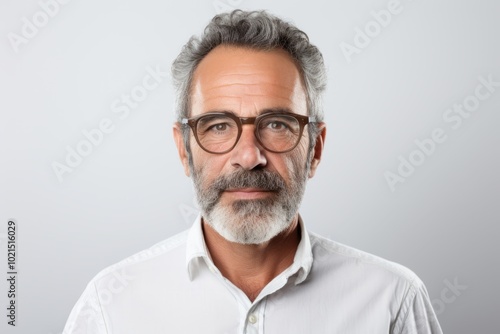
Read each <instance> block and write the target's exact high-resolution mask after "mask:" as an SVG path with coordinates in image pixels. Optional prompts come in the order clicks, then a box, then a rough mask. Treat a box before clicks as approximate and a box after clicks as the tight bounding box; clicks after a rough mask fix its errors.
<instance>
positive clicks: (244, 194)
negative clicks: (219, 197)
mask: <svg viewBox="0 0 500 334" xmlns="http://www.w3.org/2000/svg"><path fill="white" fill-rule="evenodd" d="M224 193H227V194H228V195H230V196H231V197H236V198H239V199H254V198H262V197H265V196H268V195H269V194H270V193H272V191H271V190H267V189H261V188H238V189H227V190H225V191H224Z"/></svg>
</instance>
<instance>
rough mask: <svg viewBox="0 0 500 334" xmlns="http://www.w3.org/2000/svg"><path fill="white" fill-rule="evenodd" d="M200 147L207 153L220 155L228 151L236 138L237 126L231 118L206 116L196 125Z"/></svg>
mask: <svg viewBox="0 0 500 334" xmlns="http://www.w3.org/2000/svg"><path fill="white" fill-rule="evenodd" d="M196 133H197V135H198V141H199V143H200V145H201V146H202V147H203V148H204V149H205V150H207V151H210V152H214V153H221V152H225V151H227V150H229V149H230V148H231V147H232V146H233V145H234V143H235V141H236V138H237V137H238V125H237V124H236V122H235V121H234V119H232V118H231V117H228V116H224V115H207V116H204V117H201V118H200V119H199V120H198V123H196Z"/></svg>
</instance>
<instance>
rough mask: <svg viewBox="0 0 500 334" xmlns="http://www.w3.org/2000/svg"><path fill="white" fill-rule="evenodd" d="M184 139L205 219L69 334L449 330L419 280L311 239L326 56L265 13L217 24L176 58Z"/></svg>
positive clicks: (133, 261) (120, 282)
mask: <svg viewBox="0 0 500 334" xmlns="http://www.w3.org/2000/svg"><path fill="white" fill-rule="evenodd" d="M172 73H173V78H174V83H175V85H176V87H177V89H178V97H179V99H178V110H177V116H178V121H177V122H176V124H175V125H174V129H173V131H174V139H175V142H176V145H177V148H178V151H179V157H180V160H181V162H182V164H183V166H184V171H185V173H186V175H187V176H189V177H191V178H192V179H193V183H194V186H195V190H196V196H197V200H198V202H199V204H200V207H201V215H200V216H199V217H198V218H197V219H196V221H195V222H194V225H193V227H192V228H191V229H190V230H189V231H188V232H187V233H184V234H181V235H179V236H175V237H173V238H170V239H168V240H166V241H164V242H162V243H160V244H158V245H155V246H153V247H152V248H151V249H149V250H146V251H143V252H141V253H139V254H137V255H135V256H132V257H130V258H128V259H126V260H124V261H122V262H120V263H118V264H115V265H114V266H111V267H109V268H107V269H105V270H104V271H102V272H101V273H99V274H98V275H97V276H96V277H95V278H94V279H93V280H92V281H91V282H90V283H89V285H88V286H87V289H86V290H85V292H84V294H83V295H82V297H81V298H80V300H79V301H78V303H77V304H76V306H75V307H74V309H73V311H72V313H71V315H70V317H69V319H68V322H67V325H66V328H65V333H117V334H129V333H204V334H205V333H217V334H220V333H287V334H291V333H300V334H304V333H363V334H365V333H370V334H374V333H441V329H440V327H439V324H438V322H437V319H436V316H435V314H434V311H433V310H432V307H431V304H430V302H429V298H428V295H427V291H426V289H425V287H424V285H423V283H422V282H421V281H420V279H419V278H418V277H417V276H416V275H415V274H414V273H412V272H411V271H410V270H408V269H406V268H404V267H402V266H400V265H397V264H394V263H391V262H389V261H386V260H383V259H380V258H378V257H375V256H373V255H370V254H366V253H363V252H361V251H358V250H355V249H352V248H349V247H347V246H344V245H341V244H338V243H336V242H333V241H330V240H327V239H324V238H322V237H320V236H317V235H315V234H312V233H309V232H308V231H307V229H306V227H305V225H304V222H303V221H302V219H301V217H300V215H299V213H298V209H299V205H300V202H301V199H302V195H303V193H304V188H305V184H306V181H307V179H308V178H311V177H313V176H314V174H315V171H316V169H317V167H318V164H319V162H320V160H321V155H322V153H323V144H324V141H325V134H326V127H325V124H324V122H323V111H322V109H321V102H320V101H321V93H322V92H323V91H324V89H325V83H326V75H325V68H324V64H323V59H322V56H321V53H320V52H319V51H318V49H317V48H316V47H315V46H313V45H312V44H310V43H309V40H308V38H307V35H306V34H305V33H303V32H302V31H300V30H298V29H297V28H296V27H294V26H293V25H291V24H289V23H286V22H283V21H282V20H280V19H278V18H276V17H274V16H272V15H270V14H268V13H265V12H242V11H235V12H232V13H229V14H221V15H218V16H216V17H214V18H213V20H212V21H211V23H210V24H209V25H208V26H207V28H206V29H205V32H204V34H203V36H202V37H201V39H198V38H194V37H193V38H192V39H191V40H190V41H189V42H188V43H187V44H186V45H185V47H184V48H183V49H182V52H181V53H180V55H179V56H178V57H177V59H176V60H175V62H174V64H173V67H172Z"/></svg>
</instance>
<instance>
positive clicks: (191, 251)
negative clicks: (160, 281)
mask: <svg viewBox="0 0 500 334" xmlns="http://www.w3.org/2000/svg"><path fill="white" fill-rule="evenodd" d="M298 223H299V227H300V231H301V239H300V242H299V245H298V247H297V251H296V252H295V257H294V259H293V264H292V265H291V267H290V268H289V269H290V271H289V273H290V276H292V275H294V274H297V276H296V279H295V284H296V285H297V284H300V283H302V282H303V281H304V280H305V279H306V278H307V276H308V275H309V272H310V271H311V267H312V263H313V255H312V249H311V240H310V237H309V233H308V232H307V229H306V227H305V225H304V222H303V221H302V218H301V217H300V215H299V222H298ZM203 265H207V266H208V267H209V269H210V270H211V271H217V272H218V269H217V268H216V267H215V265H214V264H213V261H212V259H211V258H210V254H209V252H208V249H207V246H206V244H205V238H204V237H203V229H202V220H201V215H198V217H196V220H195V222H194V224H193V226H192V227H191V229H190V230H189V233H188V237H187V241H186V267H187V273H188V276H189V279H190V280H191V281H192V280H193V279H194V278H195V277H196V274H197V273H198V271H199V270H200V269H201V266H203Z"/></svg>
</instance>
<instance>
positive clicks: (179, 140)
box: [173, 122, 190, 177]
mask: <svg viewBox="0 0 500 334" xmlns="http://www.w3.org/2000/svg"><path fill="white" fill-rule="evenodd" d="M173 134H174V141H175V145H176V146H177V151H178V152H179V158H180V159H181V162H182V166H183V167H184V174H186V176H188V177H189V176H190V173H189V160H188V154H187V151H186V146H185V145H184V140H183V136H182V129H181V125H180V124H179V122H176V123H174V127H173Z"/></svg>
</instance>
